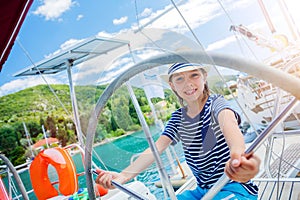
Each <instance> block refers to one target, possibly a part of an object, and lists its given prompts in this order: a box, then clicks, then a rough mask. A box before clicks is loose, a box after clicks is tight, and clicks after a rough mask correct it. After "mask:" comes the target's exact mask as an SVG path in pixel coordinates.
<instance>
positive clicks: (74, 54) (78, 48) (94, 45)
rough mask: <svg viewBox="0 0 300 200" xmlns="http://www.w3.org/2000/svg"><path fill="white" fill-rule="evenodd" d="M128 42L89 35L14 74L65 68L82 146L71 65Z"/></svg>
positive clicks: (21, 74) (80, 140)
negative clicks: (89, 36)
mask: <svg viewBox="0 0 300 200" xmlns="http://www.w3.org/2000/svg"><path fill="white" fill-rule="evenodd" d="M128 44H129V42H128V41H125V40H116V39H108V38H100V37H91V38H88V39H85V40H84V41H82V42H79V43H78V44H76V45H74V46H72V47H70V48H68V49H66V50H64V51H62V52H60V53H58V54H54V55H53V56H51V57H49V58H47V59H44V60H42V61H40V62H38V63H37V64H33V65H32V66H30V67H28V68H26V69H24V70H21V71H20V72H17V73H16V74H15V75H14V76H16V77H19V76H30V75H42V74H56V73H58V72H61V71H63V70H67V73H68V79H69V87H70V97H71V101H72V109H73V115H74V123H75V126H76V130H77V136H78V140H79V143H80V145H81V146H82V148H83V147H84V140H83V134H82V130H81V125H80V120H79V113H78V107H77V101H76V94H75V90H74V86H73V81H72V73H71V67H72V66H75V65H78V64H80V63H82V62H84V61H87V60H89V59H91V58H94V57H96V56H99V55H102V54H106V53H108V52H109V51H112V50H114V49H117V48H119V47H121V46H124V45H128Z"/></svg>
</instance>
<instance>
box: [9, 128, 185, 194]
mask: <svg viewBox="0 0 300 200" xmlns="http://www.w3.org/2000/svg"><path fill="white" fill-rule="evenodd" d="M150 132H151V133H152V137H153V140H156V139H157V138H158V137H159V135H160V132H161V131H160V130H159V128H157V127H156V126H151V127H150ZM148 147H149V145H148V142H147V140H146V136H145V134H144V132H143V131H137V132H134V133H132V134H129V135H126V136H123V137H120V138H118V139H114V140H111V141H108V142H106V143H104V144H101V145H95V147H94V148H93V149H94V152H93V154H92V159H93V162H94V163H95V164H96V165H97V166H98V167H99V168H100V169H103V170H110V171H117V172H120V171H122V170H123V169H124V168H126V167H127V166H128V165H129V164H130V162H131V158H132V157H133V156H136V155H137V154H139V153H141V152H143V151H144V150H145V149H146V148H148ZM174 149H175V151H176V156H177V157H178V159H179V160H181V161H183V160H184V158H183V153H182V148H181V146H180V144H179V145H176V146H175V148H174ZM173 155H174V154H173ZM72 158H73V161H74V163H75V165H76V170H77V173H81V172H84V166H83V162H82V157H81V154H80V153H77V154H75V155H73V156H72ZM161 159H162V161H163V164H164V167H165V168H166V170H167V172H168V173H171V172H170V171H171V170H170V169H171V168H170V163H169V160H168V159H167V156H166V154H165V153H163V154H162V155H161ZM173 162H174V163H175V158H174V160H173ZM48 175H49V178H50V180H51V181H55V180H57V179H58V176H57V173H56V171H55V169H54V168H53V167H52V166H51V165H49V167H48ZM20 178H21V180H22V182H23V184H24V186H25V188H26V191H30V190H32V185H31V182H30V175H29V171H28V170H26V171H24V172H22V173H20ZM95 178H96V177H95ZM3 180H4V182H5V184H7V178H4V179H3ZM137 180H139V181H141V182H143V183H145V185H146V186H147V187H148V188H149V190H150V191H151V193H152V194H154V195H155V196H156V198H157V199H163V197H164V193H163V190H162V189H161V188H157V187H156V186H155V184H154V182H155V181H157V180H159V173H158V170H157V168H156V164H155V163H154V164H152V165H151V166H150V167H149V168H148V169H147V170H145V171H144V172H142V173H141V174H140V175H139V176H138V177H137ZM14 182H15V181H14ZM78 182H79V187H80V188H86V179H85V176H79V177H78ZM41 187H42V186H41ZM55 187H56V188H57V187H58V185H55ZM15 190H16V191H19V188H18V186H16V189H15ZM18 194H20V193H19V192H18ZM20 199H21V198H20ZM29 199H34V200H35V199H37V198H36V197H35V195H34V193H33V192H31V193H29Z"/></svg>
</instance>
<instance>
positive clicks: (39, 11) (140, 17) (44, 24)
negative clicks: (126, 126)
mask: <svg viewBox="0 0 300 200" xmlns="http://www.w3.org/2000/svg"><path fill="white" fill-rule="evenodd" d="M174 2H175V3H176V4H178V9H179V10H180V12H181V14H182V16H184V18H185V20H186V22H187V23H188V24H189V26H190V27H191V28H192V30H193V33H194V34H195V35H196V37H197V38H198V40H199V41H200V42H201V45H202V47H203V48H204V49H205V50H207V51H212V52H225V53H228V54H233V55H239V56H245V57H247V58H253V59H259V60H260V59H263V57H264V56H267V55H268V54H271V53H272V52H271V51H270V49H268V48H264V47H261V46H259V45H256V43H255V42H254V41H250V40H247V39H245V38H243V37H241V36H240V35H236V34H234V32H233V31H230V30H229V28H230V26H231V25H233V24H235V25H240V24H242V25H244V26H246V27H247V28H248V29H250V30H251V31H253V32H254V33H256V34H258V35H261V36H262V37H265V38H274V37H273V35H274V34H272V33H271V32H270V29H269V28H268V24H267V23H266V20H265V19H264V17H263V14H262V11H261V10H260V7H259V4H258V1H257V0H239V1H236V0H218V1H217V0H189V1H188V0H186V1H180V0H177V1H174ZM263 2H264V4H265V6H266V8H267V11H268V13H269V15H270V16H271V19H272V21H273V23H274V26H275V27H276V34H285V35H286V36H287V38H288V39H289V41H293V37H292V35H291V33H290V31H289V28H288V27H287V23H286V22H285V21H284V17H283V15H282V13H281V11H280V9H279V4H278V2H280V1H275V0H265V1H263ZM282 2H285V3H286V5H287V8H288V10H289V12H290V13H291V15H292V16H293V19H294V21H295V22H296V23H298V24H296V27H297V28H300V25H299V23H300V14H299V11H298V10H297V8H299V7H300V3H299V2H298V1H296V0H282ZM172 6H173V4H172V1H169V0H151V1H150V0H127V1H125V0H111V1H99V0H35V1H34V2H33V5H32V6H31V8H30V10H29V12H28V15H27V17H26V19H25V21H24V23H23V26H22V27H21V30H20V32H19V34H18V37H17V40H16V42H15V44H14V46H13V48H12V51H11V54H10V56H9V58H8V60H7V61H6V63H5V64H4V66H3V69H2V71H1V73H0V96H4V95H7V94H11V93H14V92H17V91H20V90H22V89H25V88H27V87H31V86H35V85H38V84H45V80H46V81H47V82H48V83H52V84H55V83H66V80H67V78H66V77H67V75H66V73H65V72H61V73H59V74H56V75H54V76H53V75H52V76H44V77H43V78H41V77H40V76H27V77H14V74H16V73H17V72H19V71H20V70H22V69H24V68H27V67H29V66H31V65H32V64H33V63H37V62H39V61H41V60H43V59H45V58H47V57H49V56H51V55H53V54H55V53H57V52H60V51H62V50H63V49H65V48H67V47H69V46H70V45H73V44H75V43H76V42H78V41H82V40H83V39H86V38H89V37H93V36H99V37H105V38H114V37H115V36H116V35H118V34H120V33H124V31H126V30H136V29H137V27H138V26H142V25H144V24H146V23H147V22H149V21H150V20H152V19H154V18H156V17H157V16H158V15H160V14H161V13H163V12H164V11H165V10H167V9H169V8H170V7H172ZM147 28H162V29H167V30H170V31H176V32H178V33H180V34H183V35H185V36H186V37H189V38H193V37H192V33H191V32H190V31H189V30H188V28H187V26H186V24H185V23H184V21H183V20H182V18H181V17H180V15H179V13H178V12H177V10H176V9H174V8H173V9H172V10H170V11H169V12H167V13H166V14H164V15H162V16H161V17H160V18H159V19H157V20H155V21H154V22H153V23H151V24H150V25H148V26H147ZM237 37H238V38H239V41H241V42H242V44H239V43H238V42H237V40H236V38H237ZM131 39H134V38H131ZM241 46H244V47H248V50H244V49H243V48H241ZM252 51H254V52H255V53H254V54H255V55H253V52H252ZM73 71H74V74H75V76H74V77H75V79H76V73H79V71H80V73H81V76H84V74H86V77H85V79H86V80H87V79H88V75H89V74H91V72H90V73H84V72H85V71H83V69H81V70H79V69H76V68H75V67H74V69H73Z"/></svg>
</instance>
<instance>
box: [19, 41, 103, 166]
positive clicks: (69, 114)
mask: <svg viewBox="0 0 300 200" xmlns="http://www.w3.org/2000/svg"><path fill="white" fill-rule="evenodd" d="M16 41H17V43H18V45H19V46H20V47H21V49H22V51H23V52H24V53H25V55H26V57H27V58H28V59H29V61H30V63H31V64H32V65H33V66H35V68H36V69H37V71H38V73H39V75H40V77H41V78H42V79H43V81H44V82H45V83H46V85H47V86H48V87H49V89H50V91H51V92H52V94H53V95H54V96H55V98H56V100H57V101H58V102H59V104H60V105H61V106H62V108H63V109H64V111H65V112H66V114H67V115H68V116H71V119H72V121H73V123H75V120H74V117H73V115H72V114H71V113H70V112H69V111H68V110H67V108H66V107H65V105H64V104H63V102H62V101H61V100H60V98H59V97H58V96H57V94H56V93H55V91H54V90H53V88H52V87H51V85H50V84H49V83H48V81H47V79H46V78H45V77H44V75H43V74H42V73H41V71H40V70H39V68H38V67H36V65H35V63H34V62H33V60H32V58H31V56H30V55H29V53H28V51H27V50H26V49H25V47H24V46H23V45H22V43H21V42H20V41H19V40H18V39H16ZM82 137H83V139H84V140H86V137H85V135H83V134H82ZM93 152H94V154H93V155H95V157H96V159H98V161H99V162H100V163H101V164H102V165H103V166H104V168H105V169H106V170H108V168H107V166H106V165H105V164H104V161H103V160H102V159H101V158H100V156H99V155H98V154H97V153H96V151H95V149H93Z"/></svg>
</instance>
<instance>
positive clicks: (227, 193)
mask: <svg viewBox="0 0 300 200" xmlns="http://www.w3.org/2000/svg"><path fill="white" fill-rule="evenodd" d="M207 191H208V189H203V188H201V187H199V186H198V187H197V188H196V189H195V190H186V191H184V192H183V193H181V194H179V195H177V196H176V197H177V199H178V200H199V199H201V198H202V197H203V196H204V195H205V194H206V193H207ZM257 198H258V197H257V195H251V194H249V193H248V191H247V190H246V189H245V188H244V187H243V186H242V185H241V184H240V183H236V182H233V183H227V184H226V185H225V186H224V187H223V188H222V190H221V191H220V192H219V193H218V194H216V196H215V197H214V198H213V200H221V199H223V200H257Z"/></svg>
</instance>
